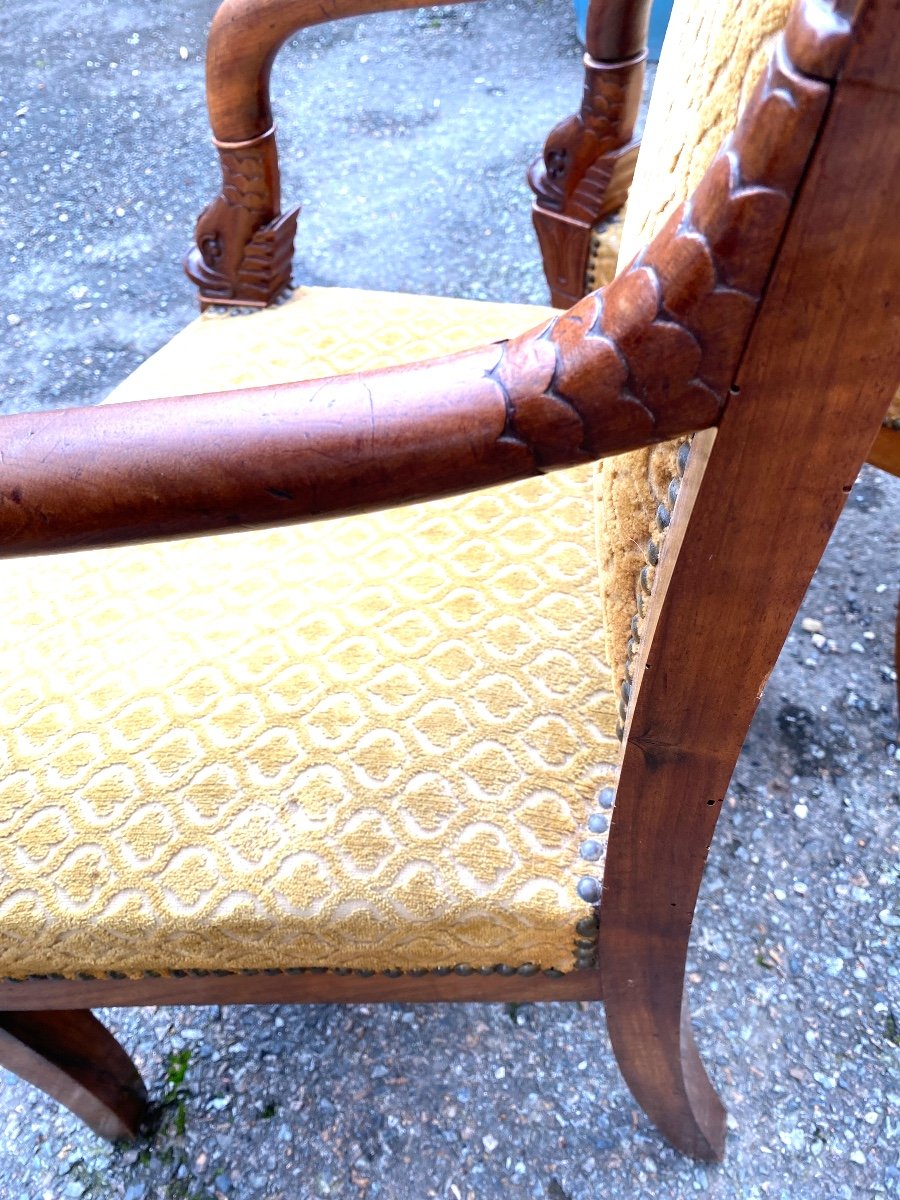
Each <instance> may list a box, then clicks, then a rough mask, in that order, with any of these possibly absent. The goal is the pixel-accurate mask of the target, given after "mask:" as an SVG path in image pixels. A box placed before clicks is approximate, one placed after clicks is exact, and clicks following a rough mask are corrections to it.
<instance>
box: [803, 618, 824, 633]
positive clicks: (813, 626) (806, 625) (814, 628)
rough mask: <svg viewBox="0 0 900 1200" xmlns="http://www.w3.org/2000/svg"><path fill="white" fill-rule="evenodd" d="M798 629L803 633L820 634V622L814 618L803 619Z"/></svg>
mask: <svg viewBox="0 0 900 1200" xmlns="http://www.w3.org/2000/svg"><path fill="white" fill-rule="evenodd" d="M800 628H801V629H802V630H803V631H804V632H805V633H821V632H822V622H821V621H817V620H816V618H815V617H804V618H803V620H802V621H801V622H800Z"/></svg>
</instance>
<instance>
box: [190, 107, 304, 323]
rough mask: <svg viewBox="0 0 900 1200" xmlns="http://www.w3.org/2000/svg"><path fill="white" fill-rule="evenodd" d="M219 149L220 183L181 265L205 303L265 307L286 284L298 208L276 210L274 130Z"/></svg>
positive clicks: (278, 202)
mask: <svg viewBox="0 0 900 1200" xmlns="http://www.w3.org/2000/svg"><path fill="white" fill-rule="evenodd" d="M218 150H219V158H220V162H221V167H222V188H221V191H220V193H219V195H218V196H217V197H216V199H215V200H214V201H213V202H212V203H211V204H210V205H208V206H207V208H205V209H204V211H203V212H202V213H201V215H200V218H199V220H198V222H197V227H196V230H195V235H194V236H195V243H196V244H195V246H194V247H193V248H192V249H191V250H190V251H189V252H188V255H187V258H186V260H185V270H186V272H187V274H188V276H189V278H190V279H191V280H192V281H193V282H194V283H196V284H197V286H198V287H199V288H200V299H201V305H202V306H203V307H206V305H207V304H209V303H216V304H238V305H241V304H243V305H248V306H250V307H263V306H264V305H266V304H269V303H271V301H272V300H274V299H275V298H276V297H277V296H278V295H279V294H280V293H281V292H282V291H284V289H285V288H287V287H289V286H290V282H291V259H292V256H293V251H294V235H295V232H296V228H297V215H298V212H299V209H296V208H295V209H291V210H290V211H289V212H287V213H284V214H282V213H280V212H279V205H280V199H279V194H278V193H279V188H278V159H277V149H276V145H275V135H274V130H270V131H269V133H267V134H264V135H263V136H262V137H261V138H257V139H255V140H254V141H252V142H248V143H246V144H245V145H221V146H219V147H218Z"/></svg>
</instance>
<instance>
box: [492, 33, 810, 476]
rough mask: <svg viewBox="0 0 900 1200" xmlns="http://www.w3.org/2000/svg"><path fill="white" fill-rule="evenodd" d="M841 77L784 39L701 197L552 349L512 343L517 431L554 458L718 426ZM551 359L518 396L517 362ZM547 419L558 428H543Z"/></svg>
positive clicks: (503, 380) (509, 363)
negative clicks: (793, 56)
mask: <svg viewBox="0 0 900 1200" xmlns="http://www.w3.org/2000/svg"><path fill="white" fill-rule="evenodd" d="M827 95H828V88H827V86H826V85H824V84H822V83H819V82H818V81H814V80H810V79H808V78H806V77H805V76H802V75H800V74H799V73H798V72H797V71H795V70H794V68H793V66H792V65H791V63H790V61H789V60H788V58H787V55H786V53H785V50H784V45H783V43H782V44H781V45H780V46H779V48H778V49H777V51H776V54H775V55H774V57H773V59H772V62H771V63H770V64H769V66H768V68H767V70H766V72H765V73H764V75H763V77H762V79H761V80H760V83H759V85H758V86H757V89H756V91H755V93H754V96H753V98H752V100H751V102H750V104H749V105H748V107H747V109H746V111H745V113H744V116H743V118H742V119H741V121H740V123H739V125H738V127H737V129H736V130H735V132H734V134H733V135H732V137H731V138H730V139H729V140H728V141H727V142H726V143H725V145H724V146H723V147H722V149H721V150H720V152H719V153H718V155H717V156H716V158H715V159H714V160H713V163H712V165H711V167H710V169H709V171H708V172H707V174H706V175H705V177H704V179H703V181H702V182H701V184H700V186H699V187H698V188H697V190H696V192H695V193H694V195H693V197H692V198H691V200H690V201H688V202H687V203H685V204H683V205H682V206H681V207H680V208H679V209H678V210H676V212H675V213H673V215H672V217H671V218H670V219H669V221H668V222H667V224H666V225H665V226H664V228H663V229H662V231H661V232H660V234H659V235H658V236H657V237H656V239H655V240H654V241H653V242H652V243H651V244H650V245H649V246H648V247H647V248H646V249H645V250H644V251H642V252H641V253H640V254H639V255H638V256H637V257H636V258H635V259H634V261H633V262H632V263H631V265H630V266H629V267H628V268H627V269H626V270H625V271H623V272H622V273H621V274H620V275H619V277H618V278H617V279H615V280H614V281H613V283H611V284H610V285H609V286H608V287H607V288H605V289H603V290H601V291H599V292H595V293H592V294H591V295H589V296H586V297H585V298H584V299H583V300H581V301H580V302H579V303H578V304H576V305H575V306H574V307H573V308H572V309H571V310H570V311H569V312H567V313H566V314H565V315H564V316H562V317H559V318H558V319H557V320H555V321H553V322H551V323H550V325H548V327H547V328H546V330H545V331H544V335H543V340H544V342H545V344H546V347H547V349H546V351H545V352H543V353H537V347H536V346H534V345H532V346H526V344H525V339H522V338H519V339H515V340H514V341H512V342H510V343H509V346H508V347H507V354H506V356H505V358H504V360H503V361H502V362H501V363H500V365H499V367H498V368H497V370H496V372H495V377H496V378H497V380H498V382H499V383H500V384H501V385H502V386H504V387H505V389H506V395H507V397H508V414H509V417H508V427H507V436H508V437H511V438H514V439H516V440H518V441H519V442H520V443H522V444H523V445H525V446H526V447H527V448H528V450H529V452H530V453H531V454H532V456H533V457H534V459H535V461H536V462H537V463H538V465H539V467H540V468H542V469H548V468H552V467H553V466H555V465H559V464H562V463H564V462H569V463H571V462H572V461H577V460H578V458H579V456H582V457H584V458H587V457H589V456H591V455H594V454H595V452H596V451H599V448H600V447H601V446H602V445H603V441H604V439H606V441H607V444H608V439H609V433H610V429H611V428H619V427H621V428H623V429H625V430H627V435H626V436H627V437H628V438H630V437H631V436H632V435H633V436H634V445H635V446H638V445H652V444H654V443H656V442H660V441H664V440H666V439H669V438H671V437H673V436H675V435H677V434H679V433H683V432H684V431H685V430H687V429H690V428H702V427H704V426H705V425H710V424H714V423H715V421H716V420H717V418H718V415H719V413H720V411H721V408H722V406H723V404H724V402H725V398H726V394H727V389H728V388H729V386H730V384H731V381H732V378H733V376H734V372H735V369H736V367H737V363H738V359H739V356H740V353H741V350H742V349H743V346H744V344H745V342H746V339H747V336H748V334H749V331H750V327H751V324H752V321H753V318H754V315H755V313H756V309H757V305H758V302H759V297H760V295H761V293H762V290H763V287H764V285H765V282H766V279H767V277H768V274H769V271H770V269H771V264H772V261H773V259H774V255H775V251H776V249H777V246H778V244H779V240H780V238H781V235H782V232H783V229H784V225H785V221H786V219H787V215H788V213H789V211H790V205H791V198H792V196H793V193H794V190H795V189H796V187H797V185H798V183H799V181H800V179H801V177H802V174H803V170H804V167H805V164H806V160H807V157H808V153H809V150H810V148H811V146H812V143H813V139H814V137H815V134H816V131H817V129H818V126H819V122H820V119H821V115H822V112H823V111H824V105H825V103H826V100H827ZM527 356H530V357H531V358H532V359H536V358H537V359H540V362H541V368H542V369H543V370H544V371H545V372H546V375H547V380H546V386H545V387H544V388H543V390H542V391H541V393H540V394H539V395H532V396H530V397H528V398H526V399H524V400H519V401H517V400H516V399H515V398H514V396H513V389H512V386H511V385H512V379H513V370H512V369H511V368H518V370H519V371H520V372H521V371H522V360H523V358H524V357H527ZM539 422H540V423H544V422H547V423H549V424H550V425H551V426H552V428H553V430H554V433H553V436H551V437H549V438H548V437H547V436H546V435H544V436H542V438H541V441H540V444H537V443H536V442H535V439H534V437H533V436H532V433H533V431H534V430H536V429H537V427H538V424H539Z"/></svg>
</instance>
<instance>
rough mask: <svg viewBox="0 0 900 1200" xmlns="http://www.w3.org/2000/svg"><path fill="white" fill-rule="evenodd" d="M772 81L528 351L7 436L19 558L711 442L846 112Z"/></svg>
mask: <svg viewBox="0 0 900 1200" xmlns="http://www.w3.org/2000/svg"><path fill="white" fill-rule="evenodd" d="M767 81H768V83H767V85H766V86H767V90H763V91H760V92H759V94H758V101H757V102H756V103H755V104H754V105H751V106H750V108H749V109H748V111H747V113H746V114H745V119H744V120H742V122H741V124H740V126H739V128H738V130H737V131H736V133H735V135H734V137H733V138H732V140H731V142H730V143H729V145H728V146H726V147H725V148H724V149H723V151H722V152H721V153H720V154H719V155H718V156H717V157H716V158H715V159H714V161H713V163H712V165H711V167H710V170H709V171H708V173H707V175H706V176H705V178H704V179H703V181H702V182H701V184H700V186H699V188H698V189H697V191H696V193H695V195H694V197H693V198H692V199H691V201H690V202H688V203H687V204H685V205H682V207H681V208H680V209H678V210H677V211H676V212H675V213H674V214H673V216H672V218H671V220H670V221H669V222H668V223H667V225H666V226H665V227H664V228H663V230H662V231H661V232H660V234H659V236H658V237H657V238H656V239H655V241H654V242H653V243H651V245H650V246H648V247H647V248H646V250H645V251H644V252H643V253H642V254H640V255H638V256H637V258H636V259H635V260H634V262H633V263H632V264H631V266H630V267H629V269H628V270H627V271H625V272H623V273H622V274H621V275H620V276H619V277H618V278H617V279H615V280H614V281H613V282H612V283H611V284H610V285H609V286H608V287H606V288H604V289H601V290H600V291H599V292H597V293H594V294H592V295H590V296H588V297H585V299H584V300H582V301H580V302H579V303H578V304H577V305H575V306H574V307H573V308H572V309H571V311H570V312H568V313H566V314H564V315H563V316H561V317H559V318H558V319H556V320H554V321H551V322H550V323H549V324H546V325H542V326H540V327H539V328H538V329H536V330H534V331H532V332H531V333H528V334H524V335H522V336H521V337H517V338H515V339H513V340H511V341H509V342H506V343H500V344H497V345H493V346H488V347H484V348H483V349H480V350H473V351H469V352H466V353H462V354H458V355H455V356H453V357H451V358H446V359H438V360H434V361H432V362H431V363H426V364H420V365H416V366H412V367H404V368H398V369H395V370H388V371H376V372H371V373H369V374H361V375H354V376H348V377H345V378H338V379H332V380H324V381H323V380H318V381H312V382H304V383H296V384H291V385H284V386H278V387H269V388H260V389H249V390H245V391H240V392H233V393H228V394H218V395H217V394H211V395H206V396H196V397H193V398H176V399H166V400H153V401H144V402H140V403H134V404H120V405H104V406H102V407H100V408H87V409H69V410H65V411H63V412H43V413H23V414H17V415H14V416H8V417H4V418H2V419H0V455H2V462H3V469H2V480H3V486H2V489H0V554H25V553H39V552H45V551H51V550H59V549H69V548H72V547H78V546H80V547H84V546H100V545H109V544H113V543H117V542H126V541H133V540H146V539H149V538H166V537H176V536H182V535H185V534H188V533H195V532H211V531H218V530H229V529H236V528H246V527H249V526H259V525H265V524H278V523H284V522H288V521H298V520H304V519H311V518H314V517H321V516H327V515H333V514H337V513H350V512H357V511H360V510H363V509H371V508H377V507H383V506H387V505H390V504H399V503H407V502H410V501H413V500H422V499H427V498H430V497H436V496H441V495H448V494H452V493H454V492H461V491H467V490H470V489H472V488H478V487H486V486H489V485H493V484H496V483H501V482H504V481H506V480H512V479H521V478H525V477H527V476H529V475H534V474H537V473H540V472H543V471H547V470H550V469H553V468H560V467H566V466H573V465H576V464H578V463H582V462H585V461H588V460H590V459H595V458H601V457H604V456H605V455H609V454H615V453H621V452H622V451H625V450H629V449H634V448H637V447H639V446H648V445H651V444H653V443H655V442H660V441H665V440H667V439H669V438H672V437H674V436H676V435H678V434H680V433H685V432H688V431H690V430H696V429H704V428H707V427H709V426H710V425H713V424H714V423H715V422H716V421H717V420H718V419H719V416H720V413H721V411H722V408H723V405H724V403H725V399H726V396H727V392H728V387H729V385H730V383H731V381H732V379H733V377H734V371H735V369H736V367H737V364H738V361H739V357H740V354H741V352H742V350H743V347H744V344H745V341H746V338H747V335H748V333H749V330H750V327H751V324H752V321H753V318H754V315H755V312H756V307H757V298H758V296H759V294H760V292H761V290H762V287H763V285H764V283H765V280H766V278H767V276H768V273H769V271H770V269H771V264H772V261H773V258H774V256H775V253H776V250H777V247H778V245H779V240H780V237H781V233H782V230H783V228H784V224H785V221H786V219H787V215H788V213H789V210H790V204H791V196H792V193H793V189H794V188H795V187H796V185H797V183H798V180H799V178H800V175H801V172H802V168H803V164H804V162H805V161H806V157H807V154H808V152H809V149H810V147H811V145H812V142H813V139H814V138H815V136H816V133H817V130H818V126H819V122H820V119H821V115H822V112H823V109H824V104H825V102H826V99H827V88H826V87H825V85H820V84H818V83H815V82H812V81H808V80H806V79H805V77H801V76H798V75H797V74H796V73H795V72H793V71H792V69H791V67H790V64H789V63H788V62H787V61H786V60H785V59H784V57H783V56H781V57H778V58H776V60H775V61H774V62H773V64H772V66H771V68H770V71H769V74H768V76H767ZM735 162H737V163H738V164H739V170H740V177H739V178H738V177H737V176H735V174H734V169H735V168H734V163H735Z"/></svg>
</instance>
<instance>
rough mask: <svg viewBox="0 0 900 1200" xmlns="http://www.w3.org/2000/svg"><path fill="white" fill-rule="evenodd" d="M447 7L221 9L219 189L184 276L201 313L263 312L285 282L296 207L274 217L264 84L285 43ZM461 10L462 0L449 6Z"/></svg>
mask: <svg viewBox="0 0 900 1200" xmlns="http://www.w3.org/2000/svg"><path fill="white" fill-rule="evenodd" d="M445 2H446V0H224V3H223V4H221V5H220V7H219V9H218V11H217V12H216V15H215V17H214V18H213V23H212V28H211V30H210V34H209V42H208V46H207V53H206V99H207V106H208V108H209V120H210V125H211V126H212V132H213V144H214V145H215V147H216V149H217V150H218V152H219V160H220V164H221V168H222V188H221V191H220V192H219V194H218V196H217V197H216V198H215V200H213V202H212V203H211V204H210V205H208V206H207V208H205V209H204V210H203V212H202V213H201V214H200V218H199V220H198V221H197V227H196V229H195V232H194V241H195V244H194V245H193V246H192V247H191V249H190V250H189V251H188V253H187V255H186V257H185V261H184V268H185V271H186V272H187V274H188V277H189V278H190V279H191V280H192V281H193V282H194V283H196V284H197V286H198V287H199V289H200V307H201V308H208V307H209V305H211V304H227V305H229V306H239V307H246V308H264V307H265V306H266V305H267V304H270V303H271V302H272V301H273V300H274V299H275V298H276V297H277V296H278V295H279V294H280V293H281V292H282V291H284V289H285V288H286V287H288V286H289V284H290V281H291V257H292V255H293V249H294V234H295V232H296V228H297V216H298V214H299V211H300V210H299V208H291V209H289V210H288V211H287V212H285V213H282V211H281V186H280V174H279V167H278V148H277V146H276V142H275V123H274V120H273V117H272V105H271V101H270V98H269V77H270V75H271V72H272V64H273V63H274V61H275V56H276V55H277V53H278V51H279V50H280V49H281V47H282V46H283V45H284V43H285V42H286V41H287V40H288V38H289V37H291V36H292V35H293V34H295V33H298V32H299V31H300V30H301V29H307V28H309V27H310V26H312V25H321V24H322V23H324V22H325V21H336V20H339V19H340V18H342V17H356V16H363V15H364V14H367V13H373V12H386V11H389V10H392V9H396V10H399V9H407V8H422V7H426V6H434V5H436V4H442V3H445ZM449 2H450V3H461V0H449Z"/></svg>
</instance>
